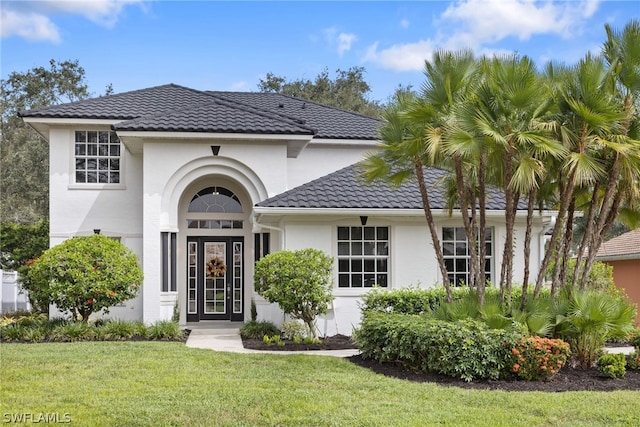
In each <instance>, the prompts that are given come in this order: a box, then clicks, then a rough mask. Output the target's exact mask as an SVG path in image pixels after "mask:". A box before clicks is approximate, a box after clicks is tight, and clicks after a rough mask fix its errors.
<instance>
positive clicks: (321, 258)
mask: <svg viewBox="0 0 640 427" xmlns="http://www.w3.org/2000/svg"><path fill="white" fill-rule="evenodd" d="M332 266H333V258H331V257H330V256H328V255H326V254H325V253H324V252H322V251H319V250H317V249H302V250H298V251H279V252H274V253H272V254H269V255H267V256H265V257H264V258H262V259H260V260H259V261H258V262H257V263H256V267H255V273H254V283H255V289H256V291H257V292H258V294H260V295H261V296H262V297H264V298H265V299H266V300H267V301H269V302H272V303H277V304H278V305H279V306H280V308H281V309H282V311H284V313H285V314H288V315H289V316H291V317H292V318H294V319H300V320H302V321H303V322H304V323H305V324H306V325H307V329H308V334H310V335H311V336H313V337H315V336H316V330H315V324H314V322H315V318H316V316H318V315H320V314H325V313H327V311H328V309H329V303H331V301H332V300H333V295H332V294H331V291H332V289H333V285H332V280H331V278H332V274H333V269H332Z"/></svg>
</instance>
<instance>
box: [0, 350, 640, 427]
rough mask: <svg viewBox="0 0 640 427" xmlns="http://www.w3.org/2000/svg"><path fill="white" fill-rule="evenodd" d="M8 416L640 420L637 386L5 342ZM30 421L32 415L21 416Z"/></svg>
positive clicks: (218, 420) (252, 421) (328, 421)
mask: <svg viewBox="0 0 640 427" xmlns="http://www.w3.org/2000/svg"><path fill="white" fill-rule="evenodd" d="M0 379H1V382H0V414H1V415H2V417H3V418H2V421H3V422H7V421H8V420H10V417H11V416H16V415H20V414H23V415H24V414H31V415H30V417H32V418H34V417H38V416H42V415H47V416H50V415H51V414H58V417H59V419H60V420H63V421H64V420H65V419H66V418H64V417H65V414H66V415H67V416H68V417H69V418H70V419H71V425H82V426H88V425H90V426H121V425H126V426H147V425H154V426H169V425H175V426H184V425H194V426H195V425H199V426H209V425H210V426H225V425H228V426H241V425H247V426H256V425H294V426H298V425H304V426H313V425H318V426H325V425H334V426H356V425H357V426H390V425H420V426H424V425H478V426H487V425H492V426H500V425H504V426H513V425H558V426H560V425H561V426H571V425H575V426H584V425H596V426H597V425H602V426H613V425H621V426H623V425H625V426H626V425H629V426H631V425H640V412H638V409H637V405H638V402H639V401H640V392H639V391H614V392H566V393H553V394H548V393H541V392H511V393H509V392H503V391H488V390H480V391H479V390H466V389H459V388H455V387H444V386H439V385H436V384H431V383H412V382H408V381H403V380H399V379H393V378H387V377H384V376H382V375H378V374H375V373H373V372H371V371H369V370H367V369H364V368H360V367H358V366H356V365H354V364H352V363H350V362H349V361H347V360H341V359H336V358H333V357H321V356H306V355H299V356H294V355H283V356H281V355H240V354H231V353H216V352H212V351H210V350H199V349H191V348H187V347H185V346H184V344H182V343H177V342H83V343H61V344H57V343H49V344H1V345H0ZM23 419H24V418H23Z"/></svg>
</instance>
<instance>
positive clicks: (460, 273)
mask: <svg viewBox="0 0 640 427" xmlns="http://www.w3.org/2000/svg"><path fill="white" fill-rule="evenodd" d="M484 244H485V248H486V255H485V260H484V275H485V279H486V280H491V273H492V271H491V266H492V264H493V263H492V259H493V229H492V228H490V227H487V228H486V231H485V242H484ZM476 250H479V249H477V245H476ZM442 252H443V255H444V263H445V266H446V267H447V274H448V275H449V281H450V282H451V284H452V285H453V286H465V285H467V284H469V283H471V281H470V280H469V274H470V273H471V271H470V270H471V266H470V262H469V261H470V260H469V244H468V242H467V232H466V231H465V229H464V227H442Z"/></svg>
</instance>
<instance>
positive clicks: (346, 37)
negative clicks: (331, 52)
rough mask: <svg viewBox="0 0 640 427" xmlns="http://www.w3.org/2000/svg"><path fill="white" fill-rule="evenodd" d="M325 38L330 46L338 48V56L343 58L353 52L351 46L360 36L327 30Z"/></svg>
mask: <svg viewBox="0 0 640 427" xmlns="http://www.w3.org/2000/svg"><path fill="white" fill-rule="evenodd" d="M323 33H324V38H325V40H326V42H327V43H329V45H331V46H334V47H336V49H337V51H338V55H339V56H342V55H343V54H344V53H345V52H348V51H349V50H351V46H352V45H353V43H354V42H355V41H357V40H358V36H356V35H355V34H352V33H339V32H338V30H337V29H336V28H333V27H331V28H325V29H324V30H323Z"/></svg>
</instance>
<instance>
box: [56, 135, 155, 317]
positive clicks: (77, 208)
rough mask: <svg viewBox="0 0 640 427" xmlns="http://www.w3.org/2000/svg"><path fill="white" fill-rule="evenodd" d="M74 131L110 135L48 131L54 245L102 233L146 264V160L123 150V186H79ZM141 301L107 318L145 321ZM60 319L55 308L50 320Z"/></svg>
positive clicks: (132, 301)
mask: <svg viewBox="0 0 640 427" xmlns="http://www.w3.org/2000/svg"><path fill="white" fill-rule="evenodd" d="M75 130H105V131H108V130H109V127H108V126H88V125H87V126H80V127H77V128H68V127H67V128H63V127H52V128H51V129H50V131H49V146H50V149H49V152H50V157H49V171H50V172H49V192H50V199H49V218H50V245H51V246H54V245H56V244H58V243H61V242H63V241H64V240H66V239H69V238H71V237H74V236H83V235H90V234H92V233H93V232H94V230H100V233H101V234H104V235H106V236H110V237H118V238H119V239H120V241H121V242H122V243H123V244H124V245H126V246H127V247H129V248H131V249H132V250H133V251H134V253H136V255H138V257H139V258H140V259H141V260H142V197H141V195H142V157H141V156H140V155H132V154H131V153H130V152H129V151H128V150H126V149H123V150H122V160H121V182H120V184H117V185H105V184H75V182H74V179H75V178H74V172H75V163H74V131H75ZM141 299H142V297H141V296H140V295H139V296H138V297H137V298H136V299H134V300H131V301H127V302H126V303H124V304H122V305H120V306H118V307H114V308H112V309H111V310H110V314H109V316H108V317H111V318H118V319H124V320H141V319H142V304H141ZM60 315H61V313H59V312H57V311H56V310H55V308H54V309H53V310H52V316H54V317H55V316H60ZM95 317H102V316H100V315H95V316H94V318H95Z"/></svg>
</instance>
